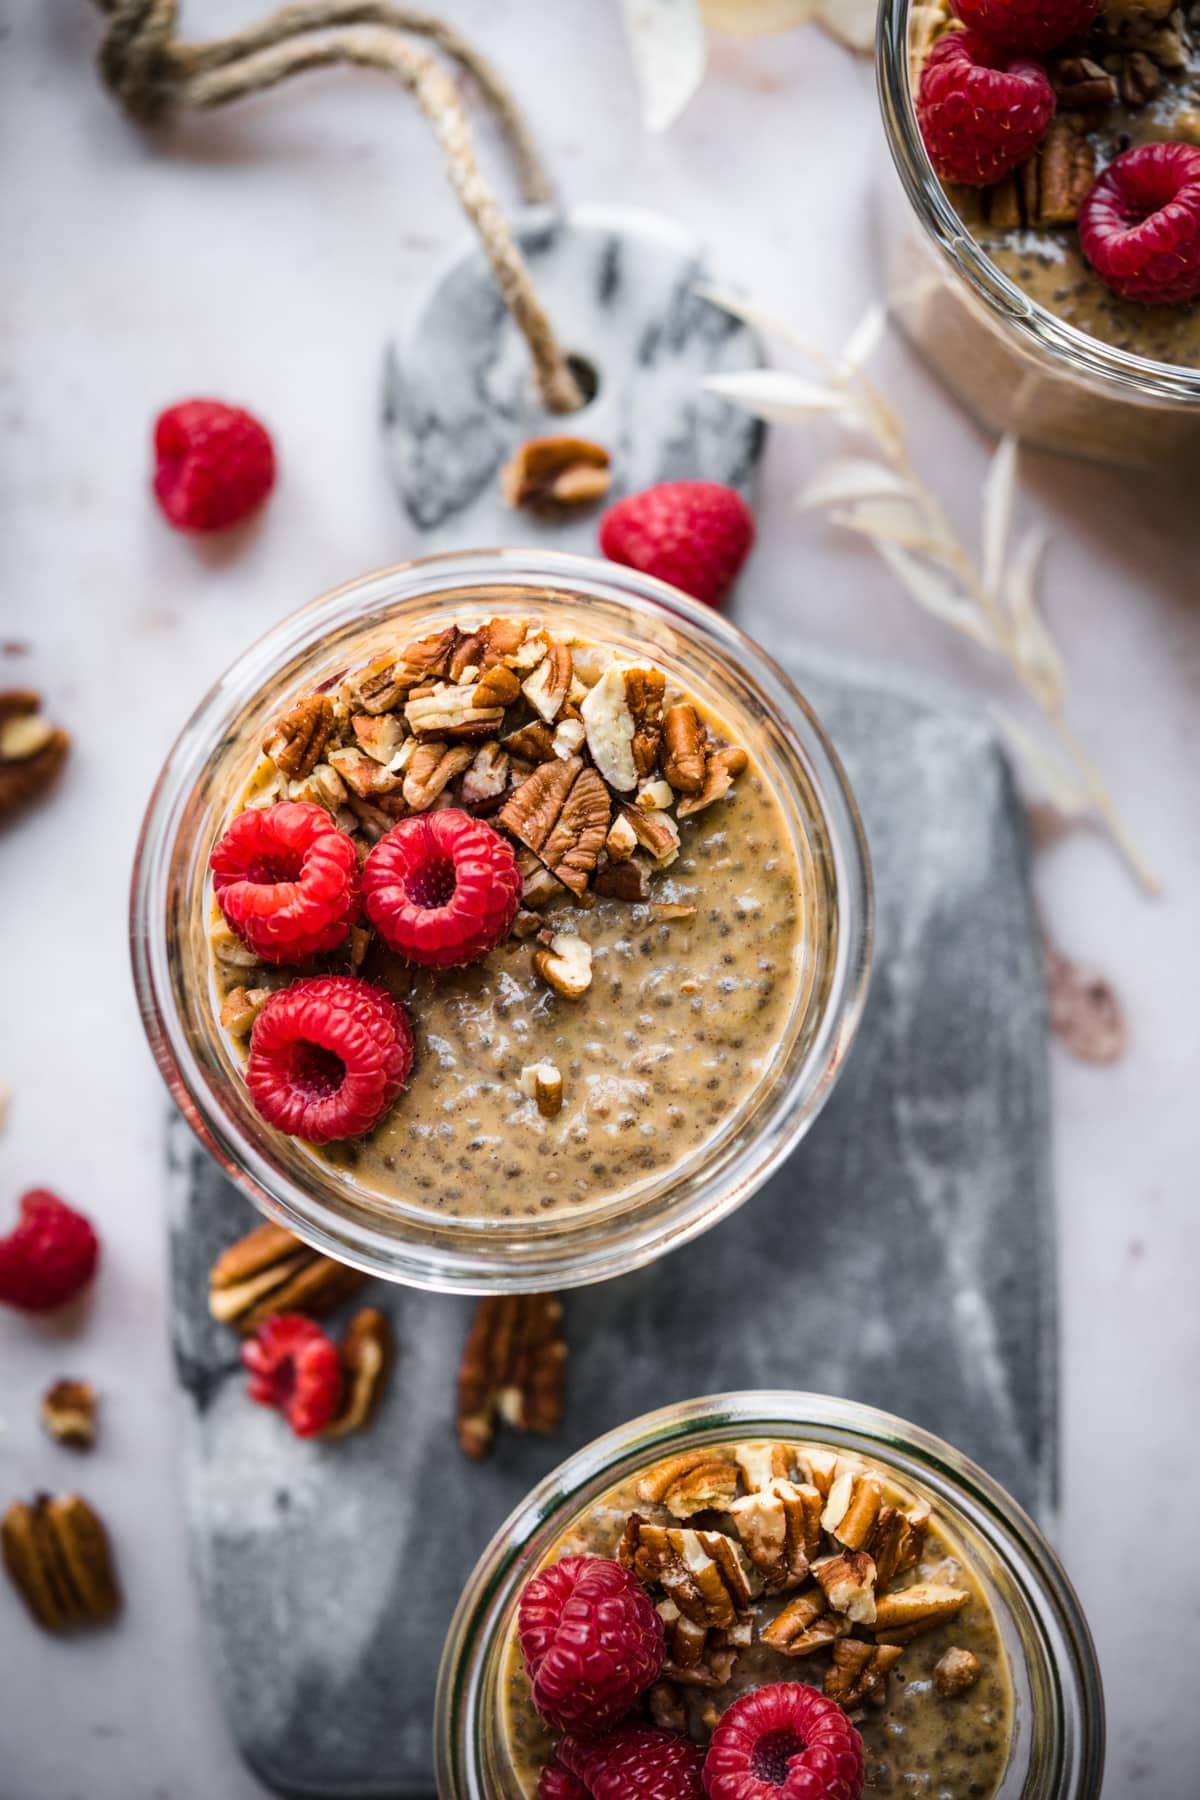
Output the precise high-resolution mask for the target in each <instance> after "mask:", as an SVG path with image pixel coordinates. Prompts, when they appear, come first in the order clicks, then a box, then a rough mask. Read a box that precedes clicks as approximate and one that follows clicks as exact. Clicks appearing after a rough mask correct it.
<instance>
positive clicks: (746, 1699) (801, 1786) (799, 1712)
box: [704, 1681, 864, 1800]
mask: <svg viewBox="0 0 1200 1800" xmlns="http://www.w3.org/2000/svg"><path fill="white" fill-rule="evenodd" d="M863 1780H864V1771H863V1747H862V1739H861V1738H860V1737H859V1735H858V1733H857V1731H855V1729H854V1727H853V1725H852V1724H851V1723H850V1721H849V1719H848V1718H847V1717H846V1714H845V1713H844V1712H843V1711H842V1709H841V1707H840V1706H838V1705H837V1703H836V1702H835V1701H833V1700H827V1699H826V1698H825V1696H824V1694H821V1693H818V1691H817V1689H816V1688H811V1687H804V1686H802V1685H801V1683H800V1682H798V1681H777V1682H772V1683H770V1684H769V1685H768V1686H767V1687H760V1688H757V1689H756V1690H755V1691H754V1693H752V1694H745V1695H743V1697H742V1698H741V1699H740V1700H735V1701H734V1703H733V1705H732V1706H731V1707H729V1708H728V1709H727V1711H726V1712H725V1713H724V1714H723V1715H722V1717H721V1722H720V1724H719V1725H718V1726H717V1728H716V1730H715V1731H714V1732H713V1734H712V1742H711V1743H710V1744H709V1746H708V1756H707V1757H706V1759H705V1763H704V1791H705V1793H706V1794H707V1795H708V1797H709V1800H858V1797H859V1795H860V1794H861V1793H862V1791H863Z"/></svg>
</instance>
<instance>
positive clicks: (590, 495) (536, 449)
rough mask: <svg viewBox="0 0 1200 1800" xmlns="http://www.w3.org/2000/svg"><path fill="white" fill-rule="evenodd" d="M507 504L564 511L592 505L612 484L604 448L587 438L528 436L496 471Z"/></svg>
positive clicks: (533, 508) (538, 510)
mask: <svg viewBox="0 0 1200 1800" xmlns="http://www.w3.org/2000/svg"><path fill="white" fill-rule="evenodd" d="M500 484H501V488H502V490H503V493H504V498H505V500H506V501H507V502H508V504H509V506H525V507H528V508H529V509H530V511H532V512H551V513H555V512H565V511H567V510H569V509H570V508H572V507H583V506H591V505H594V504H595V502H596V501H597V500H602V499H603V498H604V496H605V494H607V492H608V490H609V488H610V487H611V486H612V470H611V468H610V466H609V455H608V451H607V450H605V449H604V447H603V445H601V444H593V443H589V441H588V440H587V438H577V437H543V438H530V440H529V442H528V443H525V444H522V445H521V447H520V449H519V450H517V451H515V452H514V454H513V456H512V459H511V460H510V461H509V462H507V463H505V465H504V468H503V469H502V470H501V472H500Z"/></svg>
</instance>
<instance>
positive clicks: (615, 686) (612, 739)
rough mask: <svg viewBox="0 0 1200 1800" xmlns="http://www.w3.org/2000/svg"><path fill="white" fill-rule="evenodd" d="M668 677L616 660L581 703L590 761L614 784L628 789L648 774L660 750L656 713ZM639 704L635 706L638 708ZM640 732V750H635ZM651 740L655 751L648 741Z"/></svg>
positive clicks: (626, 791) (623, 791)
mask: <svg viewBox="0 0 1200 1800" xmlns="http://www.w3.org/2000/svg"><path fill="white" fill-rule="evenodd" d="M664 686H665V678H664V677H663V676H662V675H660V674H659V672H658V670H657V669H631V668H626V667H624V666H623V665H622V664H620V663H613V664H612V666H611V667H610V668H608V669H606V670H605V671H604V674H603V675H602V676H601V677H600V679H599V681H598V682H597V683H596V685H595V687H593V688H589V689H588V692H587V694H586V695H585V696H584V699H583V703H582V705H581V706H580V709H579V710H580V712H581V713H582V715H583V723H584V727H585V729H586V731H587V743H588V749H589V750H590V751H591V753H592V761H593V762H594V763H595V765H596V767H597V768H598V769H599V771H600V773H601V775H603V777H604V779H605V781H607V782H608V784H609V786H610V787H614V788H616V789H617V790H618V792H620V793H628V792H629V790H630V789H631V788H635V787H636V786H637V784H638V777H639V775H641V774H643V773H645V774H649V772H650V770H651V769H652V768H653V767H654V756H655V755H656V754H657V750H658V733H659V727H658V724H657V719H656V713H659V712H661V709H662V694H663V687H664ZM635 709H636V710H635ZM639 737H640V743H641V755H640V761H639V755H638V753H637V752H636V751H635V747H634V746H635V738H639ZM651 740H652V741H653V746H654V751H653V754H649V755H648V754H647V748H646V747H647V746H648V745H649V744H650V742H651Z"/></svg>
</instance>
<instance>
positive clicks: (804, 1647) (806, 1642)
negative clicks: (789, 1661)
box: [760, 1587, 850, 1656]
mask: <svg viewBox="0 0 1200 1800" xmlns="http://www.w3.org/2000/svg"><path fill="white" fill-rule="evenodd" d="M849 1633H850V1621H849V1619H848V1618H846V1617H845V1615H844V1614H842V1613H834V1612H830V1610H829V1602H828V1600H827V1599H826V1598H825V1596H824V1594H823V1593H822V1592H821V1590H820V1588H818V1587H811V1588H805V1589H804V1591H803V1593H800V1594H797V1595H796V1598H795V1599H794V1600H790V1601H789V1602H788V1604H787V1605H786V1606H785V1607H784V1609H783V1611H782V1612H781V1613H778V1614H777V1615H776V1617H775V1618H774V1619H772V1621H771V1623H770V1624H769V1625H765V1626H764V1627H763V1629H762V1631H761V1633H760V1636H761V1638H762V1641H763V1643H764V1644H767V1645H769V1646H770V1648H771V1649H772V1650H778V1651H779V1653H780V1655H781V1656H812V1655H813V1653H814V1652H815V1651H817V1650H827V1649H828V1648H829V1647H830V1645H832V1644H834V1643H836V1642H837V1640H838V1639H839V1638H844V1637H848V1636H849Z"/></svg>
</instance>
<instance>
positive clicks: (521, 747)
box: [500, 719, 554, 763]
mask: <svg viewBox="0 0 1200 1800" xmlns="http://www.w3.org/2000/svg"><path fill="white" fill-rule="evenodd" d="M500 748H501V749H502V750H507V752H508V754H509V755H510V756H515V757H516V758H517V760H518V761H519V762H527V763H544V762H550V761H551V760H552V759H553V756H554V733H553V732H552V731H551V730H550V727H549V726H548V725H545V724H543V723H542V721H541V719H535V720H534V721H533V723H532V724H530V725H522V727H521V729H520V730H519V731H510V732H509V734H508V736H507V737H503V738H501V739H500Z"/></svg>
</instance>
